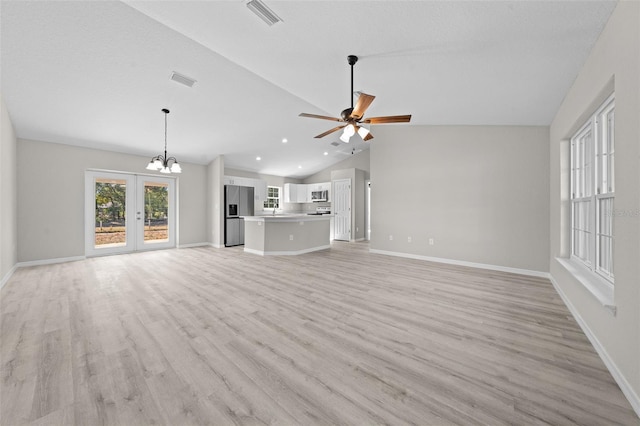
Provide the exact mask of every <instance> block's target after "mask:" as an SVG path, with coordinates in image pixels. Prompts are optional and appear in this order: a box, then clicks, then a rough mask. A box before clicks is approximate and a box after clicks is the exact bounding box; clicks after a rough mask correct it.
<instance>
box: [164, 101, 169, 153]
mask: <svg viewBox="0 0 640 426" xmlns="http://www.w3.org/2000/svg"><path fill="white" fill-rule="evenodd" d="M163 112H164V159H165V162H166V161H167V114H168V113H169V111H167V110H163ZM165 166H166V165H165Z"/></svg>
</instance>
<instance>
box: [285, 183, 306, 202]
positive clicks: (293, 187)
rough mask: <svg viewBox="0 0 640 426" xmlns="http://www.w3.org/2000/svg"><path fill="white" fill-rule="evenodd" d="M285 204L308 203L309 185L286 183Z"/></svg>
mask: <svg viewBox="0 0 640 426" xmlns="http://www.w3.org/2000/svg"><path fill="white" fill-rule="evenodd" d="M284 202H285V203H306V202H307V185H304V184H301V183H285V184H284Z"/></svg>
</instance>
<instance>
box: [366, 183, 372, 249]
mask: <svg viewBox="0 0 640 426" xmlns="http://www.w3.org/2000/svg"><path fill="white" fill-rule="evenodd" d="M364 189H365V192H364V196H365V198H366V199H365V202H364V209H365V213H364V218H365V224H364V230H365V235H364V239H365V240H367V241H371V180H370V179H369V180H366V181H365V183H364Z"/></svg>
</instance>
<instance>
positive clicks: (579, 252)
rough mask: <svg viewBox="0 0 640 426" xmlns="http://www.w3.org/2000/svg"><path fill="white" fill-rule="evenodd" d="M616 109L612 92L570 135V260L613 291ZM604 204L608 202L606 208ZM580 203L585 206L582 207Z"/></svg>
mask: <svg viewBox="0 0 640 426" xmlns="http://www.w3.org/2000/svg"><path fill="white" fill-rule="evenodd" d="M614 111H615V99H614V95H611V96H610V97H609V98H608V99H607V100H606V101H605V102H604V103H603V104H602V105H601V106H600V107H599V108H598V109H597V110H596V112H595V113H594V114H593V115H592V116H591V117H590V118H589V119H588V120H587V122H586V123H585V124H584V125H583V126H582V127H581V128H580V129H579V130H578V131H577V132H576V134H575V135H574V136H573V137H572V138H571V155H570V158H571V228H570V233H571V261H572V262H573V263H575V264H577V265H578V266H580V267H582V268H584V269H586V270H588V271H589V272H590V273H591V274H593V277H592V278H595V279H594V281H595V282H597V283H599V284H598V285H599V286H602V285H604V286H605V287H609V289H608V290H610V291H612V290H613V284H614V273H613V239H614V235H615V233H614V229H613V216H614V211H613V203H614V200H615V187H614V185H615V184H614V158H615V156H614V155H615V147H614V142H615V136H614V132H613V127H614V123H613V120H614V117H615V112H614ZM609 119H610V120H609ZM604 204H609V205H608V206H607V208H606V209H605V210H603V209H602V208H601V206H602V205H604ZM580 205H582V206H585V205H586V207H582V211H581V210H580V208H581V207H580Z"/></svg>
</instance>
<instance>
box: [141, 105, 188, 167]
mask: <svg viewBox="0 0 640 426" xmlns="http://www.w3.org/2000/svg"><path fill="white" fill-rule="evenodd" d="M162 112H164V156H162V154H160V155H156V156H155V157H153V158H152V159H151V161H149V164H147V170H154V171H160V173H181V172H182V168H181V167H180V164H179V163H178V160H176V157H167V114H169V110H168V109H166V108H163V109H162Z"/></svg>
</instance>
